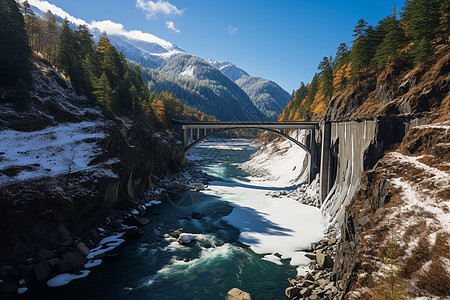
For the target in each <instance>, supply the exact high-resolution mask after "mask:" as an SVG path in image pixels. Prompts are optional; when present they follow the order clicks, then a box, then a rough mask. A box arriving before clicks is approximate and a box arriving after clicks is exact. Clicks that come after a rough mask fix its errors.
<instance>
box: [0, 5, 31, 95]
mask: <svg viewBox="0 0 450 300" xmlns="http://www.w3.org/2000/svg"><path fill="white" fill-rule="evenodd" d="M30 55H31V49H30V47H29V45H28V36H27V33H26V29H25V22H24V19H23V16H22V14H21V13H20V9H19V6H18V5H17V3H16V1H0V66H1V67H0V86H3V87H7V88H11V87H14V86H17V84H18V83H17V81H18V80H19V78H22V81H23V82H24V83H25V84H30V83H31V81H32V78H31V72H30V70H31V64H30V61H29V57H30Z"/></svg>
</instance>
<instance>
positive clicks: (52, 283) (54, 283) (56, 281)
mask: <svg viewBox="0 0 450 300" xmlns="http://www.w3.org/2000/svg"><path fill="white" fill-rule="evenodd" d="M90 272H91V271H89V270H82V271H80V274H78V275H76V274H69V273H63V274H59V275H57V276H55V277H53V278H52V279H50V280H48V281H47V285H48V286H49V287H59V286H63V285H66V284H68V283H69V282H71V281H72V280H75V279H79V278H84V277H86V276H88V275H89V273H90Z"/></svg>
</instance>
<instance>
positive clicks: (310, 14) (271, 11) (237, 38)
mask: <svg viewBox="0 0 450 300" xmlns="http://www.w3.org/2000/svg"><path fill="white" fill-rule="evenodd" d="M48 1H49V2H50V3H52V4H54V5H56V6H59V7H61V8H62V9H63V10H65V11H66V12H67V13H69V14H70V15H72V16H74V17H77V18H80V19H83V20H85V21H86V22H88V23H91V22H92V21H104V20H112V21H114V22H117V23H121V24H122V25H123V26H124V28H125V29H126V30H128V31H129V30H141V31H143V32H148V33H151V34H154V35H156V36H157V37H160V38H162V39H164V40H167V41H169V42H171V43H173V44H175V45H177V46H178V47H180V48H182V49H183V50H185V51H186V52H188V53H191V54H193V55H196V56H199V57H202V58H210V59H215V60H224V61H230V62H232V63H234V64H236V65H237V66H238V67H240V68H241V69H244V70H245V71H246V72H247V73H249V74H250V75H252V76H260V77H263V78H266V79H270V80H273V81H275V82H276V83H278V84H279V85H280V86H281V87H283V88H284V89H285V90H286V91H288V92H289V93H291V92H292V91H293V90H294V89H297V88H298V87H299V86H300V82H301V81H303V82H305V83H307V82H310V81H311V79H312V77H313V76H314V73H315V72H316V71H317V65H318V64H319V62H320V60H321V59H322V57H323V56H330V55H333V56H334V54H335V52H336V48H337V47H338V46H339V44H340V43H341V42H345V43H351V41H352V33H353V32H352V31H353V28H354V26H355V25H356V22H357V21H358V20H359V19H360V18H364V19H365V20H366V21H368V23H369V24H373V25H375V24H376V23H377V22H378V20H380V19H382V18H384V17H386V16H387V15H390V14H392V13H393V10H394V6H396V7H397V12H398V11H400V9H401V7H403V5H404V1H397V0H376V1H374V0H340V1H336V0H327V1H314V0H309V1H304V0H290V1H287V0H277V1H273V0H272V1H269V0H221V1H219V0H167V1H166V0H153V1H150V0H76V1H73V0H48Z"/></svg>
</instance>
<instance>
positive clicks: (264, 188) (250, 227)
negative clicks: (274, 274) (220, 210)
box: [209, 179, 324, 266]
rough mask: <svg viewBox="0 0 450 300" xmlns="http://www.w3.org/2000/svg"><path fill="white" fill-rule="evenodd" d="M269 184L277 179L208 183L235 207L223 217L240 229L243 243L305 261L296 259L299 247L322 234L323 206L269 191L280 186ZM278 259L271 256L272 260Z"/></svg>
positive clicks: (293, 261)
mask: <svg viewBox="0 0 450 300" xmlns="http://www.w3.org/2000/svg"><path fill="white" fill-rule="evenodd" d="M268 186H276V183H275V182H268V181H266V180H262V181H261V180H258V179H251V181H250V182H249V183H244V182H223V181H215V182H211V183H210V186H209V187H210V189H211V191H212V192H213V193H215V194H216V195H218V196H220V197H221V198H222V199H224V200H227V201H229V202H230V203H231V205H232V206H233V207H234V209H233V211H232V212H231V214H229V215H228V216H226V217H224V218H223V220H225V221H227V222H228V223H229V224H230V225H232V226H233V227H235V228H237V229H239V231H240V236H239V241H240V242H241V243H243V244H246V245H249V246H250V248H251V249H252V250H253V251H254V252H256V253H258V254H265V255H267V254H272V255H273V254H274V253H278V254H280V255H281V259H291V264H292V265H295V266H298V265H300V264H303V261H302V260H299V259H297V256H298V255H299V253H298V251H301V250H307V249H308V250H309V249H310V247H311V243H313V242H318V241H320V240H321V239H322V238H323V230H324V227H323V225H322V215H321V213H320V210H319V209H318V208H315V207H311V206H307V205H304V204H301V203H299V202H297V201H296V200H294V199H291V198H288V197H286V196H282V197H272V196H270V195H267V193H268V192H271V191H277V190H279V189H280V188H277V187H274V188H268ZM266 259H268V257H266ZM277 260H278V262H279V261H280V259H279V258H277V257H275V256H273V257H272V256H270V261H272V262H275V263H277Z"/></svg>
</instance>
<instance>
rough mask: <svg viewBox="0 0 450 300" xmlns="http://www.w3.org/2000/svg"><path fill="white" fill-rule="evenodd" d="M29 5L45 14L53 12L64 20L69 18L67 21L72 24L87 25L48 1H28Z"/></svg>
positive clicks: (23, 0) (22, 0)
mask: <svg viewBox="0 0 450 300" xmlns="http://www.w3.org/2000/svg"><path fill="white" fill-rule="evenodd" d="M20 2H22V3H23V2H25V0H20ZM28 3H30V5H31V6H36V7H37V8H39V9H40V10H42V11H44V12H47V11H51V12H52V13H53V14H54V15H57V16H60V17H61V18H63V19H64V18H67V20H69V21H70V22H72V23H75V24H77V25H87V23H86V22H85V21H84V20H82V19H78V18H75V17H72V16H71V15H69V14H68V13H67V12H65V11H64V10H62V9H61V8H59V7H57V6H55V5H53V4H51V3H48V2H47V1H39V0H28Z"/></svg>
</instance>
